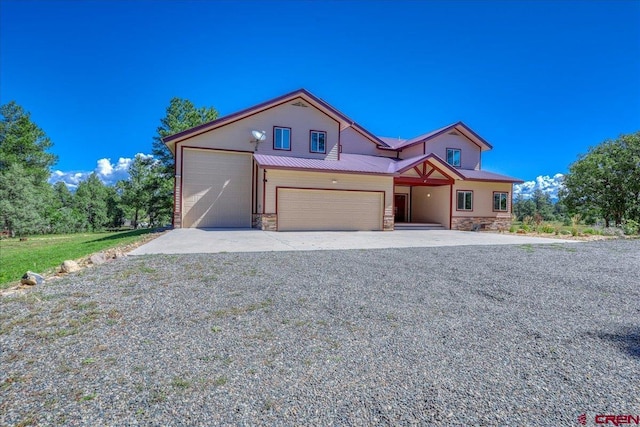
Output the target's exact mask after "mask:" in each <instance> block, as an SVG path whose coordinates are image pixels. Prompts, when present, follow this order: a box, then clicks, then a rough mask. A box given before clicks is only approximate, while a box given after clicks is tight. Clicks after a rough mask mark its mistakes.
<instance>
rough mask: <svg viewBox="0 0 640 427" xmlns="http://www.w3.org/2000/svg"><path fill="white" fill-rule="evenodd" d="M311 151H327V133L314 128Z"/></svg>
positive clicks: (310, 139)
mask: <svg viewBox="0 0 640 427" xmlns="http://www.w3.org/2000/svg"><path fill="white" fill-rule="evenodd" d="M309 151H310V152H312V153H326V152H327V133H326V132H323V131H319V130H312V131H311V132H310V136H309Z"/></svg>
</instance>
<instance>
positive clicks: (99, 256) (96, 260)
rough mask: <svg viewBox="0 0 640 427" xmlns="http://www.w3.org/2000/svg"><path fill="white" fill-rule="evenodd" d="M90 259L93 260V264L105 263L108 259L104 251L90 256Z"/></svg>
mask: <svg viewBox="0 0 640 427" xmlns="http://www.w3.org/2000/svg"><path fill="white" fill-rule="evenodd" d="M89 260H90V261H91V264H93V265H100V264H104V263H105V262H107V260H106V259H104V253H102V252H100V253H97V254H93V255H91V257H89Z"/></svg>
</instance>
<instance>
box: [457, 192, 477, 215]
mask: <svg viewBox="0 0 640 427" xmlns="http://www.w3.org/2000/svg"><path fill="white" fill-rule="evenodd" d="M456 195H457V198H458V205H457V207H456V210H459V211H472V210H473V191H468V190H458V192H457V193H456Z"/></svg>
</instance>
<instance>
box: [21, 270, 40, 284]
mask: <svg viewBox="0 0 640 427" xmlns="http://www.w3.org/2000/svg"><path fill="white" fill-rule="evenodd" d="M43 283H44V277H42V276H41V275H39V274H37V273H34V272H32V271H27V272H26V273H24V276H22V279H20V284H21V285H28V286H36V285H42V284H43Z"/></svg>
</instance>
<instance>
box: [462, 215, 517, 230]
mask: <svg viewBox="0 0 640 427" xmlns="http://www.w3.org/2000/svg"><path fill="white" fill-rule="evenodd" d="M509 227H511V218H496V217H482V216H464V217H460V216H459V217H453V218H451V229H452V230H461V231H472V230H474V231H478V230H493V231H506V230H508V229H509Z"/></svg>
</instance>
